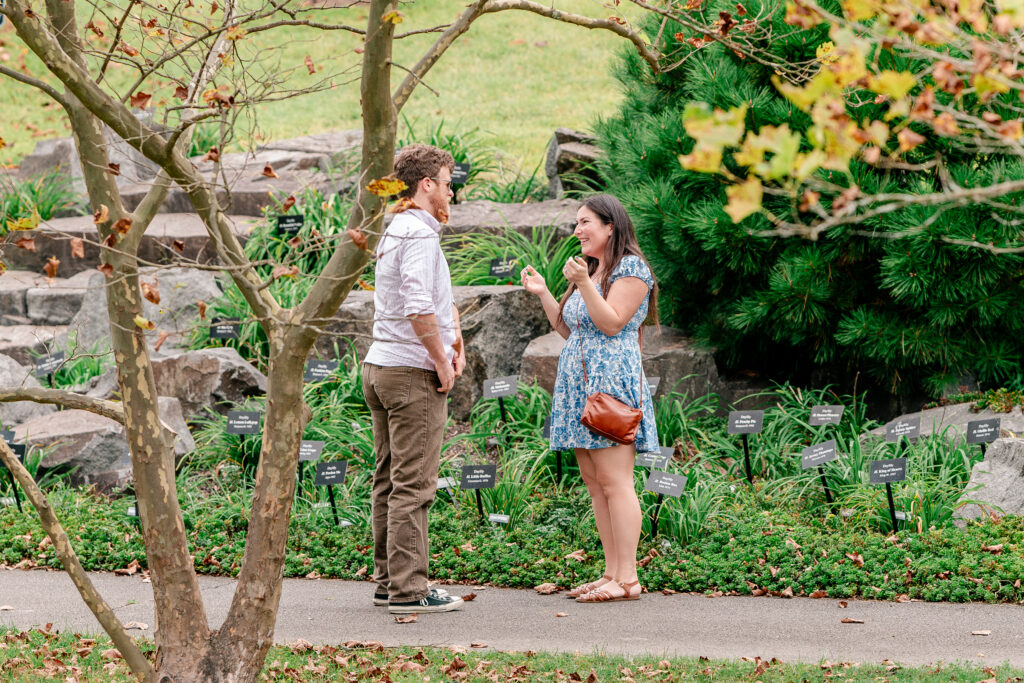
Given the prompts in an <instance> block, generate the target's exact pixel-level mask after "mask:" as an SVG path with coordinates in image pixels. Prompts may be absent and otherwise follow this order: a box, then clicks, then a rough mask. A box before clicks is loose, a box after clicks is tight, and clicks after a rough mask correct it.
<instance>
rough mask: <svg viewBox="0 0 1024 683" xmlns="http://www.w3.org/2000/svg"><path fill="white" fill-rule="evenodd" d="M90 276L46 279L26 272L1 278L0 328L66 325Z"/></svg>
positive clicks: (77, 275) (9, 274)
mask: <svg viewBox="0 0 1024 683" xmlns="http://www.w3.org/2000/svg"><path fill="white" fill-rule="evenodd" d="M90 276H91V273H89V272H87V271H83V272H81V273H77V274H75V275H74V276H72V277H70V278H59V277H58V278H48V277H46V276H45V275H39V274H37V273H33V272H30V271H27V270H8V271H7V272H5V273H3V274H2V275H0V325H67V324H68V323H70V322H71V319H72V318H73V317H74V316H75V313H77V312H78V309H79V308H81V306H82V299H83V298H85V296H86V294H87V293H88V287H89V278H90Z"/></svg>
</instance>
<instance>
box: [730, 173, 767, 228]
mask: <svg viewBox="0 0 1024 683" xmlns="http://www.w3.org/2000/svg"><path fill="white" fill-rule="evenodd" d="M725 195H726V197H728V198H729V202H728V203H727V204H726V205H725V212H726V213H727V214H729V218H731V219H732V222H733V223H739V222H740V221H742V220H743V219H744V218H746V217H747V216H749V215H750V214H752V213H757V211H758V210H759V209H760V208H761V196H762V189H761V181H760V180H759V179H758V178H747V180H746V181H744V182H742V183H740V184H739V185H730V186H729V187H727V188H725Z"/></svg>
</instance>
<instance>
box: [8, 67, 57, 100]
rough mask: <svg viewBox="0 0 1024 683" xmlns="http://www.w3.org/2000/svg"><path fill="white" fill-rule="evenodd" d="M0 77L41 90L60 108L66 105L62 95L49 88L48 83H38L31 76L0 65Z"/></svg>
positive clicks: (37, 80) (51, 87) (38, 81)
mask: <svg viewBox="0 0 1024 683" xmlns="http://www.w3.org/2000/svg"><path fill="white" fill-rule="evenodd" d="M0 76H7V77H8V78H13V79H14V80H16V81H19V82H21V83H24V84H25V85H31V86H32V87H33V88H37V89H39V90H42V91H43V92H44V93H46V95H47V97H49V98H51V99H52V100H54V101H55V102H57V103H59V104H60V105H61V106H66V105H67V100H66V99H65V98H64V93H62V92H60V91H59V90H57V89H56V88H54V87H53V86H51V85H50V84H49V83H45V82H43V81H40V80H39V79H37V78H32V77H31V76H26V75H25V74H23V73H21V72H20V71H17V70H15V69H10V68H8V67H6V66H2V65H0Z"/></svg>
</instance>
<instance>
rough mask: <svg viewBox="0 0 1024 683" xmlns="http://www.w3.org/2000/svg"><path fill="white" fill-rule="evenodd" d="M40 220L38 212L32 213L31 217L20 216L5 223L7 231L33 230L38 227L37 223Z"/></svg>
mask: <svg viewBox="0 0 1024 683" xmlns="http://www.w3.org/2000/svg"><path fill="white" fill-rule="evenodd" d="M40 220H42V219H41V218H40V216H39V212H38V211H33V212H32V215H31V216H22V217H21V218H17V219H15V220H8V221H7V229H8V230H11V231H14V230H35V229H36V228H38V227H39V221H40Z"/></svg>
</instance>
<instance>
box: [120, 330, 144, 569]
mask: <svg viewBox="0 0 1024 683" xmlns="http://www.w3.org/2000/svg"><path fill="white" fill-rule="evenodd" d="M135 317H136V319H137V318H138V317H139V316H135ZM136 324H138V320H136ZM140 327H141V325H140ZM140 569H142V566H141V565H140V564H139V561H138V560H132V561H131V562H129V563H128V566H127V567H125V568H124V569H115V570H114V573H115V574H118V575H120V576H131V575H132V574H135V573H136V572H137V571H139V570H140Z"/></svg>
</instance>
